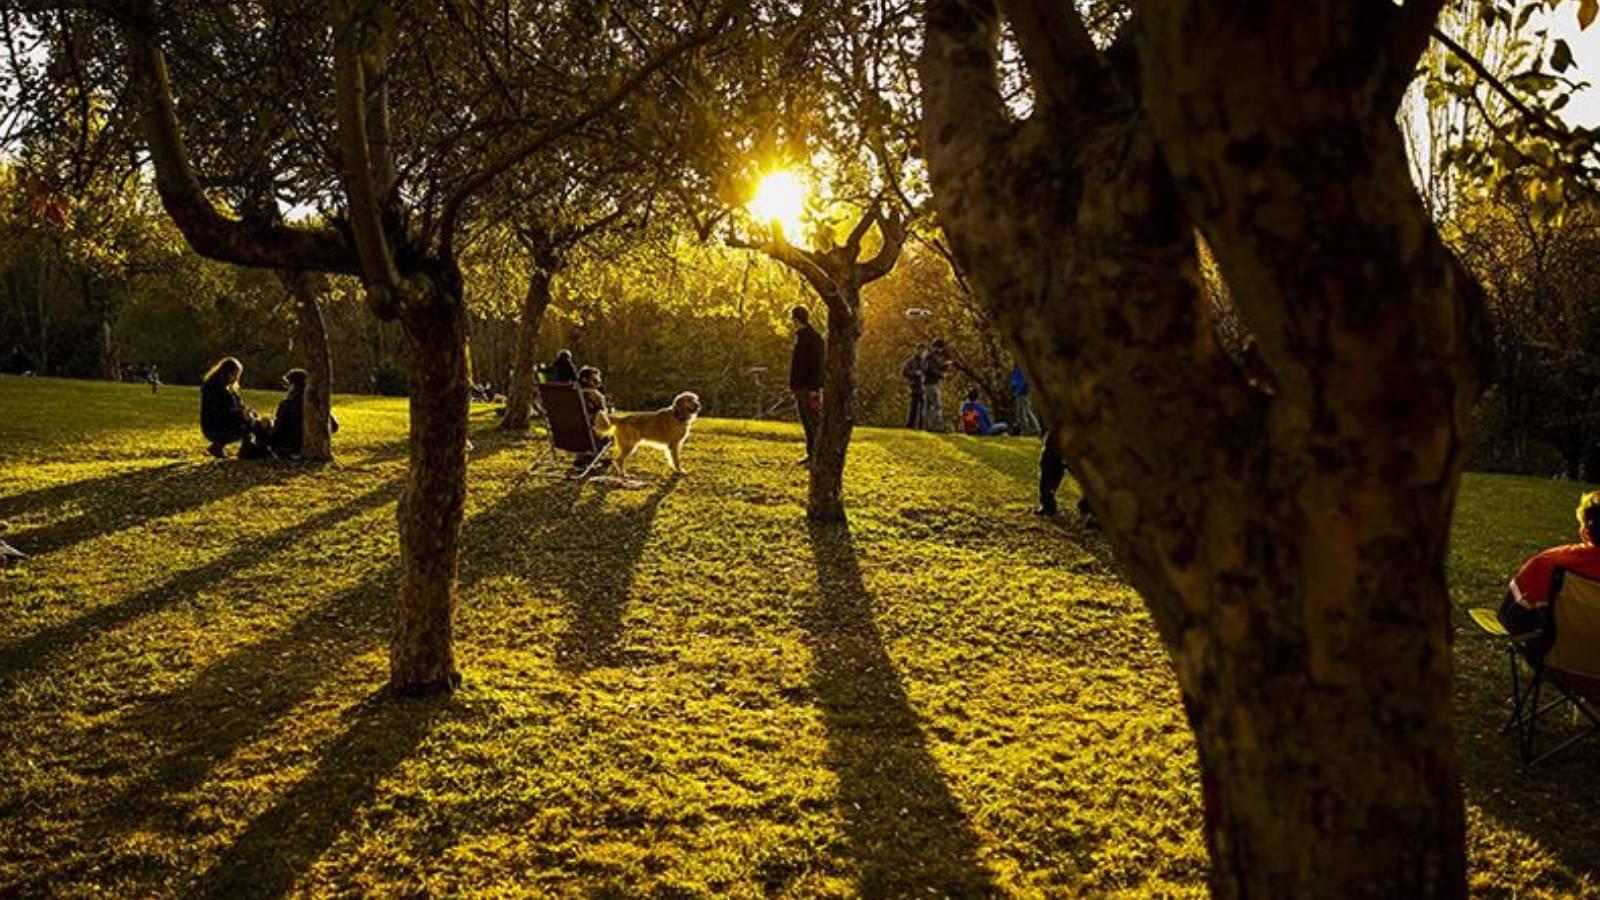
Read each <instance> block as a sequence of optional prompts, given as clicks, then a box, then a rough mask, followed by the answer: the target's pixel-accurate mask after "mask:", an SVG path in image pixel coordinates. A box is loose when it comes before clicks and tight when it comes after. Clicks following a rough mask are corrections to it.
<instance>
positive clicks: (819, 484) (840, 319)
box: [806, 295, 861, 521]
mask: <svg viewBox="0 0 1600 900" xmlns="http://www.w3.org/2000/svg"><path fill="white" fill-rule="evenodd" d="M860 309H861V300H860V298H859V297H858V296H853V295H847V296H846V297H844V298H843V300H842V301H841V302H840V303H830V304H828V355H827V367H826V369H825V371H826V375H825V383H826V387H825V388H824V389H823V391H822V421H821V422H820V423H819V424H818V426H817V446H816V450H815V451H814V452H813V453H812V454H811V490H810V495H809V497H808V499H807V502H806V515H807V516H808V517H809V518H811V519H815V520H818V521H843V520H844V518H845V512H844V463H845V457H846V454H847V453H848V452H849V450H850V435H851V433H852V432H853V431H854V430H855V427H856V356H857V349H858V347H859V345H860V343H861V314H860Z"/></svg>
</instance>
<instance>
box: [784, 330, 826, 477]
mask: <svg viewBox="0 0 1600 900" xmlns="http://www.w3.org/2000/svg"><path fill="white" fill-rule="evenodd" d="M789 318H790V319H791V320H792V321H793V322H794V329H795V330H794V352H793V353H792V354H791V355H790V357H789V390H790V391H793V392H794V403H795V407H796V408H797V409H798V410H799V413H800V427H801V428H802V429H804V430H805V433H806V458H805V459H802V460H800V465H802V466H809V465H811V454H812V453H814V452H815V451H816V449H817V424H818V422H819V421H820V420H821V418H822V388H823V381H824V370H825V369H826V367H827V357H828V345H827V343H826V342H825V341H823V339H822V335H821V334H820V333H818V332H817V330H816V329H815V328H813V327H811V314H810V313H809V312H807V311H806V308H805V307H804V306H796V307H795V308H794V309H792V310H790V311H789Z"/></svg>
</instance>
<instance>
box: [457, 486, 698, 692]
mask: <svg viewBox="0 0 1600 900" xmlns="http://www.w3.org/2000/svg"><path fill="white" fill-rule="evenodd" d="M676 484H677V481H676V479H669V480H667V481H663V482H661V483H660V484H658V485H657V486H656V487H655V489H654V490H653V491H651V493H650V495H649V496H648V497H646V498H645V500H644V502H643V503H641V504H638V505H634V506H626V505H610V504H608V503H607V498H608V497H610V496H611V495H612V494H614V493H619V492H620V493H623V494H628V493H632V492H631V491H628V490H627V489H622V488H615V487H610V486H606V485H604V484H595V483H590V484H586V485H582V486H581V487H580V486H579V485H577V484H572V485H570V486H568V487H567V489H565V490H562V489H561V487H557V488H555V489H554V490H553V491H540V492H519V491H515V490H513V491H511V492H510V493H508V494H507V495H506V496H505V497H503V498H502V499H501V500H500V501H499V502H497V503H496V504H495V505H494V506H493V507H491V508H490V509H488V510H486V511H485V512H484V513H482V514H480V515H478V516H475V517H474V518H473V520H472V522H471V523H470V525H469V528H468V530H467V532H466V533H465V534H463V542H464V543H463V546H464V547H465V548H466V552H467V553H468V554H470V560H471V562H470V563H469V564H468V565H467V566H466V570H465V571H463V573H462V581H463V583H464V584H472V583H475V582H477V581H480V580H482V579H485V578H488V577H491V576H493V575H496V574H501V573H504V572H508V571H516V572H524V571H525V572H529V573H532V575H533V577H535V578H540V579H548V581H547V583H548V584H549V585H550V586H551V587H553V588H555V589H557V590H559V591H560V592H561V594H562V597H563V600H564V603H565V605H566V607H567V619H568V624H567V628H566V629H565V630H564V631H563V632H562V634H561V637H560V638H559V639H558V641H557V644H556V650H555V658H556V663H557V665H559V666H561V667H562V668H564V669H567V670H569V671H579V672H582V671H587V670H590V669H595V668H600V667H604V666H612V665H618V664H620V663H621V662H622V661H623V659H622V654H621V652H620V646H619V645H620V644H621V638H622V630H623V629H622V618H623V614H624V613H625V612H626V611H627V604H628V593H629V590H630V589H631V588H632V586H633V579H634V576H635V574H636V572H637V570H638V566H639V562H640V560H641V559H642V558H643V555H644V547H645V544H646V543H647V542H648V541H649V538H650V527H651V522H652V521H653V520H654V518H655V515H656V512H657V511H658V510H659V508H660V506H661V502H662V501H663V500H665V499H666V497H667V495H668V494H670V493H671V492H672V489H673V488H674V487H675V486H676ZM580 494H586V495H587V496H586V497H585V499H584V500H583V502H582V503H581V504H577V505H574V504H575V502H576V501H577V499H578V497H579V496H580ZM557 497H560V498H561V499H560V500H556V498H557Z"/></svg>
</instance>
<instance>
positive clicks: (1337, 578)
mask: <svg viewBox="0 0 1600 900" xmlns="http://www.w3.org/2000/svg"><path fill="white" fill-rule="evenodd" d="M1427 8H1428V6H1427V4H1426V3H1422V2H1418V3H1412V2H1408V3H1407V4H1406V5H1405V6H1404V7H1393V6H1390V5H1387V4H1380V5H1375V6H1372V7H1370V8H1369V7H1362V6H1360V5H1359V4H1348V3H1345V2H1344V0H1325V2H1316V0H1297V2H1295V3H1287V2H1281V3H1276V4H1258V5H1257V7H1255V8H1252V10H1251V11H1250V12H1248V13H1245V12H1240V11H1239V9H1238V6H1237V4H1230V3H1225V2H1222V0H1206V2H1201V0H1187V2H1185V0H1170V2H1167V3H1164V4H1150V5H1149V6H1148V7H1146V6H1145V5H1142V4H1141V8H1140V16H1139V17H1137V18H1136V21H1137V22H1138V23H1139V25H1140V29H1141V30H1140V31H1138V32H1137V33H1138V35H1139V42H1138V43H1137V44H1136V45H1135V47H1136V49H1137V56H1135V55H1133V52H1132V48H1130V47H1129V46H1128V45H1127V44H1122V45H1121V46H1119V47H1118V48H1117V49H1116V50H1115V51H1113V52H1112V53H1110V54H1106V55H1102V54H1100V53H1099V51H1097V50H1096V49H1095V48H1094V46H1093V43H1092V42H1091V41H1090V40H1089V38H1088V35H1087V33H1086V32H1085V31H1083V29H1082V26H1081V22H1074V18H1075V15H1076V14H1075V13H1074V12H1072V7H1071V6H1070V5H1064V4H1054V5H1049V4H1043V3H1029V2H1022V0H1019V2H1017V3H1015V4H1014V5H1010V6H1008V7H1007V9H1008V10H1009V11H1012V12H1013V16H1014V20H1013V23H1012V24H1013V26H1014V34H1015V36H1016V38H1017V40H1018V42H1019V44H1020V45H1021V46H1022V48H1023V51H1024V54H1025V55H1026V56H1027V57H1028V59H1029V65H1030V69H1032V68H1034V67H1035V66H1038V70H1037V71H1038V72H1040V73H1044V76H1045V77H1044V78H1043V79H1042V80H1041V81H1040V82H1039V83H1038V90H1039V94H1040V97H1041V98H1042V99H1041V103H1040V107H1039V110H1038V112H1037V113H1036V115H1035V117H1034V118H1033V119H1032V120H1030V121H1029V122H1027V123H1025V124H1020V125H1019V124H1015V123H1012V122H1010V121H1009V120H1008V115H1007V112H1006V109H1005V106H1004V103H1003V100H1002V99H1001V96H1000V94H999V91H998V89H997V85H996V82H995V76H994V61H995V52H996V51H995V48H996V46H997V42H998V39H999V27H998V19H997V15H996V13H995V10H994V7H993V5H992V4H991V3H988V2H985V0H936V2H930V4H929V16H928V20H929V34H928V42H927V48H928V51H927V55H926V56H925V58H924V67H923V84H924V86H925V88H926V90H927V94H926V96H925V102H924V109H925V111H926V114H927V119H926V122H925V126H926V137H927V143H926V146H927V150H928V160H929V170H930V173H931V175H932V181H933V188H934V195H935V197H936V199H937V201H938V203H939V208H940V212H941V213H942V215H943V220H944V223H945V227H946V229H947V230H948V231H949V232H950V236H951V238H952V242H953V244H954V246H955V247H956V250H957V252H958V254H959V255H960V257H961V259H962V262H963V263H964V264H965V265H966V268H967V270H968V271H970V273H971V274H972V276H973V279H974V282H975V284H976V285H977V287H978V288H979V291H978V293H979V294H980V296H981V297H982V298H983V300H984V302H985V303H986V304H988V305H989V307H990V308H991V309H992V310H994V312H995V313H996V319H997V321H998V322H999V323H1000V324H1001V326H1002V327H1003V328H1004V329H1005V330H1006V332H1007V333H1008V334H1009V335H1010V337H1011V338H1012V340H1013V341H1014V342H1015V343H1016V345H1017V348H1018V350H1019V352H1020V353H1021V354H1022V356H1023V358H1024V360H1025V362H1026V364H1027V369H1028V371H1029V373H1030V374H1031V375H1033V376H1034V377H1035V378H1036V382H1035V383H1036V385H1037V387H1038V388H1039V391H1038V393H1039V395H1040V399H1041V401H1042V402H1043V405H1044V408H1045V411H1046V413H1047V416H1048V418H1049V419H1050V421H1052V422H1055V423H1061V424H1063V425H1064V426H1066V438H1065V440H1064V442H1063V448H1064V451H1065V453H1066V455H1067V457H1068V461H1069V463H1070V464H1071V465H1072V468H1073V470H1074V471H1075V472H1078V473H1080V474H1081V475H1082V480H1083V482H1084V486H1085V490H1086V493H1087V495H1088V496H1089V498H1090V500H1091V502H1092V504H1093V506H1094V507H1095V511H1096V512H1097V513H1098V514H1099V517H1100V519H1101V521H1102V522H1103V523H1104V526H1105V531H1106V535H1107V537H1108V539H1109V540H1110V542H1111V544H1112V546H1113V548H1114V549H1115V551H1116V553H1117V556H1118V559H1119V561H1120V562H1121V564H1122V567H1123V570H1124V572H1125V573H1126V575H1127V576H1128V578H1129V580H1130V581H1131V582H1132V583H1133V585H1134V586H1135V587H1136V588H1137V589H1138V590H1139V592H1140V594H1141V595H1142V596H1143V597H1144V599H1145V601H1146V604H1147V606H1148V607H1149V609H1150V611H1151V614H1152V618H1153V619H1154V620H1155V623H1156V625H1157V627H1158V628H1159V630H1160V633H1161V636H1162V640H1163V643H1164V645H1165V646H1166V649H1167V651H1168V654H1169V656H1170V657H1171V659H1172V661H1173V666H1174V669H1175V671H1176V673H1177V677H1178V682H1179V685H1180V687H1181V689H1182V692H1183V698H1184V704H1185V707H1186V710H1187V712H1188V715H1189V720H1190V723H1191V725H1192V727H1193V729H1194V733H1195V738H1196V742H1197V746H1198V751H1199V762H1200V768H1201V774H1202V793H1203V797H1204V803H1205V812H1206V825H1207V827H1206V838H1207V844H1208V847H1209V849H1210V855H1211V864H1212V868H1211V886H1212V890H1213V892H1214V894H1215V895H1217V896H1220V897H1280V896H1283V897H1330V898H1332V897H1339V898H1343V897H1440V896H1446V897H1453V896H1461V895H1463V894H1464V893H1465V864H1464V853H1463V831H1464V828H1463V818H1464V817H1463V812H1462V807H1461V799H1460V784H1459V772H1460V769H1459V764H1458V760H1457V756H1456V750H1455V742H1454V735H1453V732H1452V727H1451V717H1450V647H1449V633H1450V632H1449V608H1450V606H1449V597H1448V594H1447V591H1446V586H1445V579H1444V559H1445V549H1446V540H1447V537H1448V532H1449V524H1450V516H1451V511H1452V508H1453V502H1454V498H1455V490H1456V484H1457V480H1458V476H1459V471H1460V465H1461V448H1462V446H1463V445H1464V431H1465V427H1466V423H1467V413H1468V410H1469V408H1470V403H1471V400H1472V398H1473V396H1474V395H1475V390H1474V384H1475V379H1474V377H1473V369H1472V351H1473V348H1474V343H1475V341H1476V340H1477V339H1478V337H1479V336H1478V335H1475V334H1474V330H1475V328H1476V327H1477V326H1478V325H1479V324H1480V322H1481V318H1480V317H1479V316H1477V315H1475V313H1474V310H1473V304H1472V296H1471V291H1470V288H1469V286H1468V285H1467V283H1466V279H1465V277H1464V275H1463V274H1462V273H1461V271H1460V270H1459V268H1458V267H1457V266H1456V265H1455V264H1454V262H1453V261H1452V259H1451V258H1450V256H1449V254H1448V252H1447V251H1445V249H1444V248H1443V247H1442V245H1441V244H1440V243H1439V241H1438V238H1437V236H1436V235H1435V233H1434V232H1433V229H1432V227H1431V225H1430V223H1429V222H1428V220H1427V217H1426V215H1425V213H1424V212H1423V210H1422V208H1421V206H1420V204H1419V203H1418V202H1417V198H1416V196H1415V193H1414V189H1413V188H1412V185H1411V183H1410V178H1409V173H1408V171H1407V168H1406V162H1405V157H1404V154H1403V152H1402V150H1401V145H1400V142H1399V138H1398V133H1397V131H1396V127H1395V125H1394V121H1393V119H1394V110H1393V108H1392V107H1389V106H1387V105H1386V100H1387V96H1388V95H1384V96H1377V94H1384V92H1385V91H1386V90H1388V88H1386V87H1385V85H1391V84H1392V85H1394V87H1393V94H1392V96H1393V97H1396V98H1397V97H1398V91H1399V89H1401V88H1403V86H1404V82H1405V79H1407V78H1408V77H1409V73H1410V66H1411V62H1412V61H1414V57H1413V58H1412V59H1401V60H1399V61H1398V62H1393V63H1392V64H1391V62H1392V61H1391V60H1389V59H1388V58H1386V57H1385V56H1384V53H1385V52H1386V51H1385V49H1384V48H1386V47H1388V46H1390V45H1389V44H1388V43H1386V42H1393V45H1394V46H1397V47H1398V46H1401V45H1404V44H1406V41H1403V40H1400V38H1403V37H1407V35H1408V34H1409V35H1410V37H1412V38H1415V34H1411V33H1410V32H1407V33H1398V32H1397V33H1396V34H1393V35H1389V34H1384V35H1375V34H1367V33H1363V29H1364V28H1372V27H1374V26H1375V24H1376V23H1381V22H1385V21H1388V19H1385V16H1390V17H1391V18H1393V19H1396V20H1398V19H1399V18H1400V17H1402V16H1406V17H1410V16H1415V17H1416V18H1417V19H1418V20H1420V21H1418V22H1413V23H1411V26H1410V27H1411V29H1413V30H1420V33H1421V34H1422V35H1423V38H1425V35H1426V27H1427V25H1428V24H1429V23H1428V22H1427V21H1426V20H1425V16H1423V15H1422V12H1425V11H1426V9H1427ZM1401 10H1403V12H1400V11H1401ZM1369 13H1370V14H1371V16H1370V17H1366V16H1367V15H1368V14H1369ZM1364 17H1365V18H1364ZM1122 40H1124V41H1126V40H1128V39H1127V38H1123V39H1122ZM1292 42H1298V45H1296V46H1290V45H1291V43H1292ZM1328 43H1332V44H1333V45H1334V46H1333V47H1331V48H1330V47H1329V46H1327V44H1328ZM1412 43H1416V41H1412ZM1416 46H1417V47H1418V48H1420V43H1417V44H1416ZM1395 52H1397V53H1398V52H1400V51H1398V50H1397V51H1395ZM1419 52H1420V49H1419ZM1130 59H1132V60H1136V61H1139V62H1142V66H1140V67H1139V71H1137V72H1132V71H1130V67H1129V66H1128V65H1127V64H1126V62H1127V60H1130ZM1362 64H1370V65H1373V66H1374V67H1375V69H1374V71H1371V72H1367V71H1363V70H1361V69H1360V65H1362ZM1284 66H1288V67H1289V68H1290V69H1291V70H1292V71H1290V72H1283V71H1280V68H1281V67H1284ZM1118 67H1120V69H1119V68H1118ZM1339 79H1345V80H1346V81H1345V83H1342V84H1341V83H1340V81H1339ZM1130 85H1132V86H1134V87H1135V88H1136V89H1141V90H1142V93H1140V94H1136V95H1129V94H1128V93H1126V91H1127V90H1128V86H1130ZM1361 91H1368V92H1373V93H1370V94H1369V95H1368V96H1365V97H1363V96H1362V95H1361ZM1141 107H1142V108H1141ZM1174 175H1176V177H1174ZM1196 225H1198V226H1200V227H1201V228H1202V230H1203V231H1204V233H1205V237H1206V240H1207V242H1208V243H1209V244H1210V245H1211V246H1212V247H1213V248H1214V249H1215V250H1216V253H1217V258H1218V263H1219V265H1220V267H1221V269H1222V271H1223V273H1224V275H1225V276H1226V277H1227V278H1228V283H1229V287H1230V289H1232V291H1233V297H1234V299H1235V301H1236V303H1237V304H1238V306H1239V309H1240V311H1241V315H1242V316H1243V317H1244V319H1245V320H1246V323H1247V324H1248V325H1249V327H1250V329H1251V332H1252V333H1253V334H1254V335H1256V336H1257V338H1258V340H1259V342H1260V351H1261V354H1262V356H1263V357H1264V359H1265V363H1266V365H1267V366H1268V367H1269V368H1270V370H1271V383H1270V384H1262V383H1261V381H1260V380H1259V379H1255V378H1252V377H1250V376H1249V373H1246V372H1245V371H1243V370H1242V369H1240V368H1239V367H1238V366H1237V365H1235V364H1234V363H1233V362H1232V361H1231V360H1230V359H1229V358H1228V356H1227V355H1226V354H1225V353H1223V352H1222V351H1221V350H1220V348H1219V346H1218V343H1217V341H1216V337H1215V329H1214V327H1213V325H1212V322H1211V307H1210V304H1209V301H1208V300H1207V298H1206V297H1205V295H1204V293H1203V291H1202V290H1200V288H1199V287H1198V286H1199V285H1200V283H1201V281H1200V278H1199V272H1198V265H1197V256H1196V249H1195V246H1194V242H1193V238H1192V235H1193V231H1194V227H1195V226H1196Z"/></svg>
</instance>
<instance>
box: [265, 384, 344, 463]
mask: <svg viewBox="0 0 1600 900" xmlns="http://www.w3.org/2000/svg"><path fill="white" fill-rule="evenodd" d="M307 377H308V376H307V374H306V370H305V369H290V370H289V371H287V372H285V373H283V386H284V388H285V389H287V390H288V393H287V394H284V396H283V399H282V400H280V401H278V414H277V415H276V416H275V417H273V423H272V434H271V436H270V437H268V439H267V446H268V447H270V448H271V449H272V452H273V453H275V454H277V455H278V456H279V457H280V458H282V459H299V458H300V454H301V453H302V452H304V449H305V439H306V430H305V419H306V380H307ZM338 430H339V420H338V419H335V418H334V417H333V413H331V412H330V413H328V431H329V433H336V432H338Z"/></svg>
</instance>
